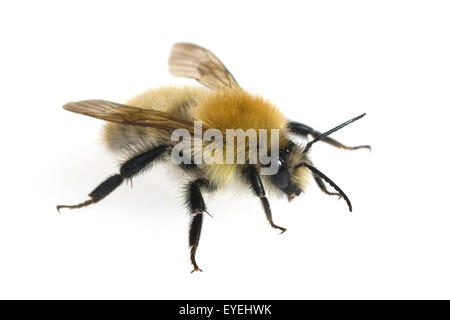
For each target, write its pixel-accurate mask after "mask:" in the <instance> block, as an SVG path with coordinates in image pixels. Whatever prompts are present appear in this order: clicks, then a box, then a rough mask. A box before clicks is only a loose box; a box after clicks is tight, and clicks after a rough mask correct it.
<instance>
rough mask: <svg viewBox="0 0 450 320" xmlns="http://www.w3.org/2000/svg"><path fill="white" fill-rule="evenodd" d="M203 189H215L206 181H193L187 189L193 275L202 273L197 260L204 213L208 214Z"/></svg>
mask: <svg viewBox="0 0 450 320" xmlns="http://www.w3.org/2000/svg"><path fill="white" fill-rule="evenodd" d="M201 188H204V189H207V190H208V191H211V190H212V189H213V188H212V186H211V184H210V182H209V181H208V180H206V179H197V180H194V181H191V182H189V184H188V185H187V188H186V204H187V206H188V208H189V213H190V214H191V215H192V221H191V225H190V227H189V247H190V248H191V263H192V265H193V266H194V269H193V270H192V271H191V273H192V272H194V271H202V269H200V268H199V267H198V265H197V261H196V260H195V254H196V253H197V247H198V243H199V241H200V234H201V231H202V224H203V213H205V212H206V213H208V212H207V211H206V205H205V201H204V200H203V196H202V193H201V190H200V189H201Z"/></svg>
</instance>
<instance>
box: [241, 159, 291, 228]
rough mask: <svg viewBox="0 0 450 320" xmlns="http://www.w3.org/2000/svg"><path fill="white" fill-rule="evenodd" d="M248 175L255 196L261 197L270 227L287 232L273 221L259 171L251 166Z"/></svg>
mask: <svg viewBox="0 0 450 320" xmlns="http://www.w3.org/2000/svg"><path fill="white" fill-rule="evenodd" d="M248 174H249V180H250V185H251V187H252V189H253V191H254V192H255V194H256V195H257V196H258V197H259V199H261V203H262V206H263V208H264V212H265V213H266V217H267V220H268V221H269V223H270V225H271V226H272V227H273V228H275V229H279V230H281V233H283V232H285V231H286V228H283V227H280V226H277V225H276V224H275V223H274V222H273V220H272V210H270V203H269V200H268V199H267V198H266V192H265V191H264V186H263V184H262V181H261V178H260V177H259V174H258V171H257V170H256V168H255V167H254V166H251V167H250V170H249V172H248Z"/></svg>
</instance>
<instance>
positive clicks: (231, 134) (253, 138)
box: [171, 121, 279, 175]
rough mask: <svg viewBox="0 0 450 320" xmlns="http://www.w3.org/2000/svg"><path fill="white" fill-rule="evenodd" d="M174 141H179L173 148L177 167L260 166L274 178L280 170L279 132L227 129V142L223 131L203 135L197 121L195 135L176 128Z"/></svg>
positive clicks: (210, 130)
mask: <svg viewBox="0 0 450 320" xmlns="http://www.w3.org/2000/svg"><path fill="white" fill-rule="evenodd" d="M268 131H270V135H269V132H268ZM171 140H172V141H177V142H178V143H177V144H176V145H175V146H174V148H172V160H173V161H174V162H175V163H176V164H182V163H183V164H208V165H211V164H224V163H225V164H245V163H247V164H257V163H260V164H261V165H262V167H261V172H260V174H262V175H274V174H276V173H277V171H278V167H279V166H278V164H277V160H276V159H277V158H278V155H279V130H278V129H270V130H267V129H258V130H256V129H247V130H243V129H226V130H225V139H224V136H223V133H222V131H220V130H218V129H207V130H205V131H204V132H203V128H202V122H201V121H194V135H193V136H192V134H191V133H190V132H189V131H188V130H187V129H176V130H174V131H173V132H172V136H171ZM269 143H270V155H269V154H268V152H269V150H268V148H267V146H268V144H269ZM224 146H225V148H224ZM224 152H225V154H224Z"/></svg>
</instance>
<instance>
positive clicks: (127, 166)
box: [56, 146, 168, 211]
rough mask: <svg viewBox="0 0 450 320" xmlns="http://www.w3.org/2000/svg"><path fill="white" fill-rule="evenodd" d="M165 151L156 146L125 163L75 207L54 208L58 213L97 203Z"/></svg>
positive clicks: (165, 149)
mask: <svg viewBox="0 0 450 320" xmlns="http://www.w3.org/2000/svg"><path fill="white" fill-rule="evenodd" d="M167 150H168V147H167V146H158V147H156V148H154V149H152V150H149V151H147V152H144V153H141V154H139V155H137V156H135V157H133V158H131V159H129V160H127V161H125V162H124V163H123V164H122V166H121V167H120V173H119V174H116V175H113V176H111V177H109V178H108V179H106V180H105V181H103V182H102V183H101V184H100V185H98V187H97V188H95V189H94V190H93V191H92V192H91V193H90V194H89V197H90V198H91V199H89V200H87V201H85V202H82V203H80V204H76V205H59V206H56V209H57V210H58V211H59V210H60V209H64V208H68V209H78V208H82V207H86V206H88V205H91V204H93V203H97V202H99V201H100V200H102V199H104V198H105V197H106V196H108V195H109V194H110V193H111V192H113V191H114V190H115V189H116V188H117V187H118V186H120V185H121V184H122V182H123V181H124V180H125V179H131V178H132V177H134V176H136V175H138V174H139V173H141V172H143V171H144V170H145V169H147V168H148V166H149V165H150V164H151V163H152V162H153V161H154V160H156V159H157V158H159V157H160V156H161V155H162V154H163V153H164V152H166V151H167Z"/></svg>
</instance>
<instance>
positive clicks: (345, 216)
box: [0, 1, 450, 299]
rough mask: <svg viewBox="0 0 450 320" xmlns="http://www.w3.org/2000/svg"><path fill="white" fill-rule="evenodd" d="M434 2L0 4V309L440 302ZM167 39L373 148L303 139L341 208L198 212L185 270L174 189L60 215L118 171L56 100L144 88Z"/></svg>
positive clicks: (442, 35)
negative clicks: (169, 302)
mask: <svg viewBox="0 0 450 320" xmlns="http://www.w3.org/2000/svg"><path fill="white" fill-rule="evenodd" d="M449 17H450V8H449V4H448V2H446V1H307V2H300V1H295V2H294V1H292V2H282V1H277V2H262V1H255V2H250V1H246V2H243V1H227V2H223V1H222V2H212V1H179V2H178V1H177V2H174V1H159V2H157V1H152V2H150V1H123V2H115V1H86V2H84V1H73V2H69V1H65V2H63V1H39V2H37V1H28V2H24V1H14V2H13V1H9V2H2V4H1V5H0V33H1V38H0V41H1V49H0V98H1V100H0V103H1V106H0V108H1V112H2V116H1V126H0V131H1V137H2V140H1V143H2V156H1V160H0V161H1V184H0V185H1V203H2V206H1V212H0V298H44V299H46V298H88V299H89V298H137V299H169V298H182V299H197V298H203V299H216V298H224V299H230V298H233V299H241V298H252V299H281V298H288V299H300V298H308V299H313V298H343V299H347V298H363V299H365V298H389V299H390V298H450V289H449V288H450V274H449V269H450V258H449V244H450V232H449V229H450V216H449V209H448V200H447V199H448V180H449V178H450V177H449V173H448V172H449V170H448V163H449V160H450V159H449V156H448V151H447V150H448V139H447V137H448V136H449V135H448V129H447V126H448V120H449V114H448V110H449V108H450V94H449V88H450V42H449V39H450V37H449V36H450V19H449ZM178 41H189V42H194V43H197V44H200V45H202V46H204V47H207V48H209V49H211V50H212V51H213V52H214V53H216V54H217V55H218V56H219V57H220V59H222V61H224V63H225V64H226V66H227V67H228V68H229V69H230V70H231V71H232V72H233V74H234V76H235V77H236V78H237V80H238V81H239V83H240V84H241V85H242V86H243V87H244V88H246V89H248V90H249V91H251V92H255V93H259V94H262V95H264V96H265V97H267V98H268V99H270V100H271V101H272V102H274V103H275V104H276V105H277V106H278V107H279V108H280V109H281V110H282V111H283V112H284V113H285V114H286V116H287V117H289V118H292V119H295V120H297V121H301V122H304V123H306V124H309V125H311V126H313V127H315V128H317V129H318V130H327V129H329V128H331V127H332V126H334V125H336V124H338V123H340V122H342V121H345V120H347V119H349V118H351V117H353V116H356V115H358V114H360V113H362V112H367V116H366V117H365V118H364V119H362V120H360V121H358V122H356V123H355V124H352V125H351V126H348V127H346V128H345V129H343V130H342V131H340V132H338V133H336V134H335V135H334V137H336V138H338V139H339V140H342V141H343V142H345V143H348V144H365V143H370V144H371V145H372V146H373V151H372V152H367V151H366V150H360V151H355V152H349V151H342V150H338V149H335V148H333V147H330V146H328V145H326V144H316V145H315V146H314V148H313V160H314V161H315V164H316V166H317V167H318V168H320V169H321V170H322V171H324V172H325V173H326V174H328V175H329V176H330V177H331V178H332V179H333V180H335V181H336V182H337V183H338V184H339V185H340V186H341V187H342V188H343V189H344V190H345V192H346V193H347V194H348V195H349V196H350V198H351V200H352V201H353V205H354V212H353V213H352V214H350V213H348V211H347V208H346V205H345V202H344V201H342V200H340V201H338V200H337V199H335V198H333V197H328V196H326V195H324V194H322V193H321V192H320V191H319V190H318V188H317V187H316V186H315V185H314V184H311V185H310V187H309V189H308V190H307V192H306V193H305V194H304V195H302V196H301V197H300V198H297V199H296V200H294V201H293V203H290V204H289V203H288V202H287V201H286V200H280V199H275V198H273V199H271V203H272V208H273V213H274V220H275V222H276V223H278V224H279V225H281V226H284V227H286V228H287V229H288V231H287V232H286V233H285V234H283V235H279V234H278V232H277V231H275V230H273V229H271V228H270V227H269V225H268V223H267V221H266V219H265V217H264V213H263V211H262V209H261V207H260V203H259V200H258V199H256V198H254V197H252V196H251V195H250V194H249V195H244V194H242V193H240V194H233V193H232V192H229V191H226V192H225V191H224V192H223V193H218V194H216V195H215V196H214V197H213V198H211V197H208V198H207V200H208V208H209V211H210V212H211V213H212V214H213V215H214V218H209V217H205V221H204V228H203V233H202V237H201V242H200V247H199V250H198V255H197V257H198V262H199V265H200V267H202V268H203V270H204V272H203V273H195V274H190V271H191V266H190V263H189V255H188V246H187V228H188V222H189V218H188V216H187V215H186V213H185V210H184V208H183V207H182V206H180V203H181V193H180V191H181V186H182V184H183V181H177V180H176V179H174V178H173V176H172V175H170V174H167V172H166V171H165V170H164V169H163V168H160V167H155V168H154V170H152V171H151V172H149V173H148V174H146V175H144V176H140V177H139V178H136V179H134V181H133V188H132V189H131V188H130V186H129V185H128V186H127V185H123V186H122V187H120V188H119V189H118V190H116V191H115V192H114V193H113V194H112V195H111V196H110V197H108V198H107V199H106V200H104V201H102V202H101V203H99V204H97V205H95V206H91V207H88V208H85V209H82V210H79V211H66V212H64V213H63V214H61V215H59V214H58V213H57V211H56V209H55V206H56V204H61V203H63V204H72V203H77V202H80V201H84V200H85V199H87V194H88V193H89V192H90V191H91V190H92V189H93V188H94V187H95V186H96V185H97V184H98V183H99V182H101V181H102V180H103V179H104V178H106V177H107V176H109V175H110V174H113V173H115V172H117V168H118V166H117V164H118V163H117V160H116V159H114V158H113V157H112V156H111V155H109V153H108V152H107V151H106V150H105V148H104V147H103V146H102V145H101V144H100V143H99V140H100V139H99V134H98V133H99V131H100V128H101V126H102V122H101V121H100V120H96V119H92V118H88V117H83V116H80V115H76V114H72V113H69V112H66V111H64V110H63V109H62V108H61V106H62V105H63V104H64V103H66V102H68V101H77V100H82V99H92V98H100V99H107V100H112V101H117V102H122V101H124V100H126V99H127V98H129V97H131V96H133V95H135V94H137V93H140V92H141V91H143V90H145V89H147V88H150V87H157V86H160V85H168V84H192V85H197V83H196V82H195V81H193V80H187V79H178V78H173V77H171V76H170V75H169V72H168V68H167V58H168V54H169V51H170V47H171V45H172V44H173V43H175V42H178Z"/></svg>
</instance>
